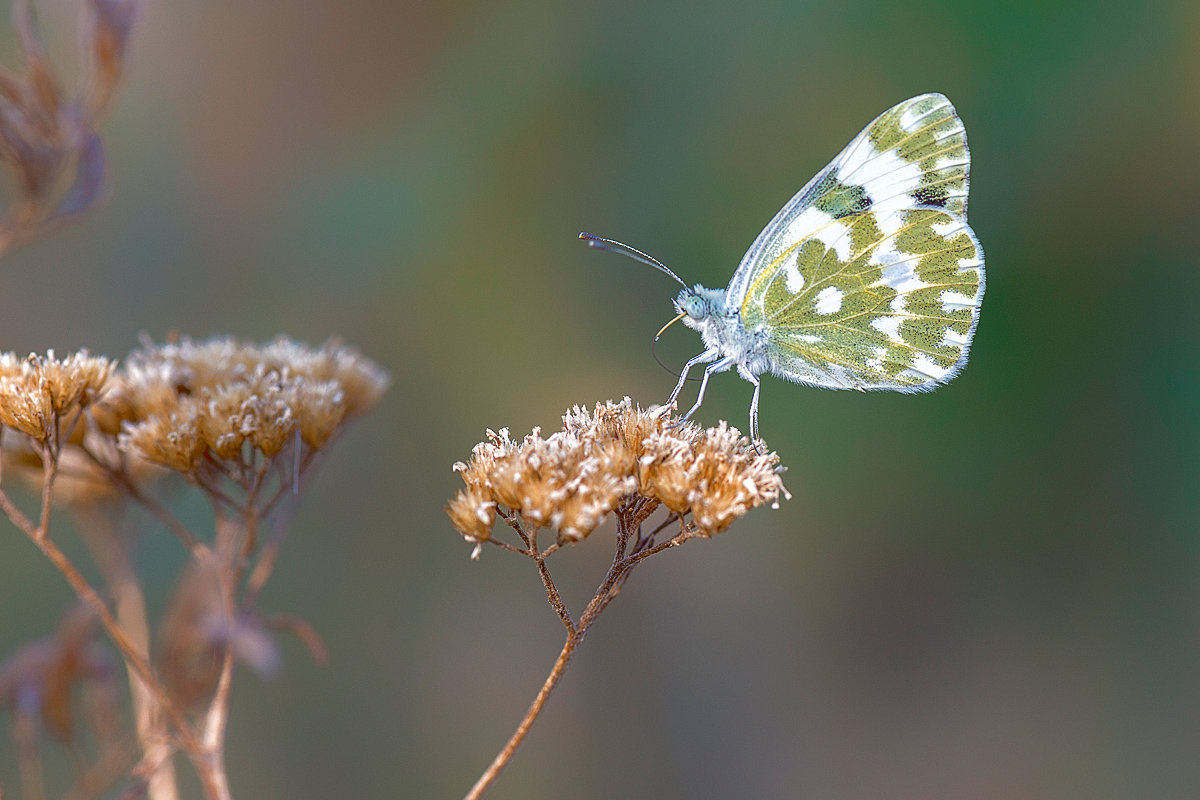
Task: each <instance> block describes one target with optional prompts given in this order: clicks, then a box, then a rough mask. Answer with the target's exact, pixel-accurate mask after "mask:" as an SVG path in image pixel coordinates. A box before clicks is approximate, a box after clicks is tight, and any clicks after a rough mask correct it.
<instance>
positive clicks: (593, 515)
mask: <svg viewBox="0 0 1200 800" xmlns="http://www.w3.org/2000/svg"><path fill="white" fill-rule="evenodd" d="M778 464H779V458H778V456H777V455H775V454H774V453H770V454H759V453H758V452H757V451H756V450H755V449H754V447H752V446H751V445H750V443H749V442H748V441H747V440H746V439H745V438H744V437H742V436H741V434H739V433H738V431H737V430H736V429H733V428H730V427H728V426H727V425H726V424H725V423H721V425H720V427H717V428H710V429H708V430H701V429H700V428H699V427H698V426H697V425H695V424H694V423H690V422H689V423H681V422H679V420H678V419H676V418H673V417H670V416H668V415H667V414H666V413H664V410H663V409H656V410H654V411H643V410H642V409H640V408H634V407H633V404H632V403H631V402H630V400H629V398H625V399H624V400H623V401H622V402H620V403H612V402H608V403H604V404H597V405H596V408H595V411H594V412H588V411H587V410H586V409H583V408H581V407H575V408H573V409H572V410H570V411H568V412H567V414H565V415H564V416H563V429H562V430H561V431H558V432H556V433H553V434H551V435H550V436H548V437H546V438H543V437H542V435H541V432H540V430H538V429H534V431H533V432H532V433H531V434H529V435H528V436H526V437H525V438H524V440H523V441H522V442H520V443H519V444H518V443H516V442H514V441H513V440H512V439H511V438H510V437H509V433H508V430H507V429H502V430H501V431H500V433H495V432H493V431H490V430H489V431H488V439H487V441H484V442H481V443H479V444H477V445H476V446H475V448H474V450H473V452H472V456H471V460H470V462H468V463H462V462H459V463H457V464H455V465H454V469H455V470H456V471H458V472H459V473H461V475H462V478H463V482H464V483H465V484H466V487H465V488H464V489H462V490H461V491H459V492H458V494H457V495H456V496H455V497H454V499H453V500H451V501H450V503H449V505H448V506H447V507H446V511H447V513H448V514H449V516H450V519H451V521H452V522H453V524H454V526H455V527H456V528H457V529H458V531H459V532H460V533H461V534H462V535H463V537H464V538H466V539H467V540H468V541H473V542H482V541H486V540H487V539H489V538H490V536H491V528H492V521H493V520H494V518H495V515H496V513H497V510H499V511H500V512H501V513H507V514H513V515H516V516H518V517H520V519H521V520H522V521H523V522H524V523H525V524H527V525H529V526H532V527H535V528H541V527H549V528H553V529H555V530H556V531H557V532H558V535H559V539H560V541H578V540H580V539H583V538H584V537H586V536H587V535H588V534H589V533H591V532H592V531H593V530H595V528H596V527H597V526H598V525H599V524H600V523H601V522H602V521H603V520H604V518H605V517H606V516H607V515H608V514H609V513H612V512H614V511H617V512H619V511H620V510H621V509H631V508H632V507H633V506H634V505H637V506H638V513H639V515H641V516H642V518H645V517H647V516H649V514H650V513H651V512H652V511H653V510H654V508H656V507H657V506H658V505H659V504H661V505H665V506H666V507H667V508H668V509H670V510H671V511H673V512H675V513H677V514H680V515H683V514H691V518H692V522H693V524H694V525H695V526H696V528H697V529H698V530H699V531H700V532H701V533H702V534H703V535H712V534H714V533H719V532H720V531H723V530H725V529H726V528H727V527H729V525H730V523H732V522H733V520H735V519H737V518H738V517H740V516H741V515H743V514H745V513H746V512H747V511H749V510H750V509H751V508H754V507H755V506H758V505H762V504H763V503H771V504H773V505H776V504H777V503H778V500H779V496H780V495H781V494H783V495H784V496H786V495H787V492H786V490H785V489H784V487H783V482H782V480H781V479H780V476H779V472H778V469H777V468H778Z"/></svg>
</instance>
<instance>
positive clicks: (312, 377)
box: [95, 338, 388, 473]
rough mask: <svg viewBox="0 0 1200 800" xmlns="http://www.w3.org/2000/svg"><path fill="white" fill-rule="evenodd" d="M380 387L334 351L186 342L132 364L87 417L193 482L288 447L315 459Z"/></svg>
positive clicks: (151, 351) (355, 357)
mask: <svg viewBox="0 0 1200 800" xmlns="http://www.w3.org/2000/svg"><path fill="white" fill-rule="evenodd" d="M387 384H388V376H387V374H386V373H385V372H384V371H383V370H381V369H380V368H379V367H378V366H376V365H375V364H374V363H372V362H371V361H370V360H368V359H366V358H364V357H363V356H362V355H360V354H359V353H357V352H356V351H354V350H351V349H349V348H345V347H342V346H340V345H338V344H336V343H327V344H325V345H324V346H322V347H320V348H317V349H312V348H309V347H307V346H305V345H303V344H300V343H297V342H294V341H291V340H290V339H284V338H279V339H276V340H275V341H273V342H271V343H270V344H267V345H264V346H260V345H255V344H247V343H242V342H238V341H237V340H235V339H231V338H215V339H210V340H208V341H203V342H194V341H192V340H191V339H187V338H184V339H182V340H180V341H179V342H169V343H166V344H162V345H156V344H153V343H144V344H143V347H142V348H141V349H140V350H137V351H134V352H133V353H132V354H130V356H129V359H128V361H127V362H126V368H125V370H124V371H123V373H122V374H121V375H120V376H119V377H118V379H117V380H116V381H115V382H114V384H113V387H112V389H111V391H109V392H108V393H107V394H106V395H105V396H104V398H103V399H102V402H101V403H100V406H99V407H98V409H97V413H96V415H95V416H96V419H97V424H98V425H99V426H100V427H101V428H102V429H105V430H109V431H115V430H117V429H121V430H122V431H123V432H122V433H121V436H120V442H121V447H122V448H123V449H124V450H126V451H127V452H131V453H136V454H138V455H141V456H142V457H144V458H147V459H149V460H150V461H153V462H156V463H158V464H162V465H163V466H167V467H170V468H172V469H176V470H179V471H181V472H184V473H192V472H194V471H195V470H197V469H198V468H199V467H200V466H201V464H202V463H203V462H204V461H205V460H206V459H213V460H217V461H228V462H248V461H252V460H253V459H254V458H255V455H254V454H255V453H257V454H260V455H261V456H262V457H264V458H266V459H270V458H273V457H275V456H276V455H278V454H279V453H280V451H281V450H283V448H284V447H285V446H286V445H287V444H288V443H289V442H291V441H293V440H294V439H299V441H301V442H303V444H304V445H305V446H307V447H308V448H311V449H318V448H320V447H322V446H324V445H325V444H326V443H327V442H328V441H329V440H330V439H331V438H332V437H333V436H334V434H335V433H336V432H337V431H338V429H339V428H340V427H341V426H342V425H343V424H344V423H345V422H347V421H348V420H349V419H351V418H353V417H356V416H359V415H361V414H363V413H365V412H366V411H368V410H370V409H371V408H372V407H373V406H374V405H375V404H376V403H377V402H378V401H379V398H380V396H381V395H382V393H383V391H384V389H385V388H386V387H387Z"/></svg>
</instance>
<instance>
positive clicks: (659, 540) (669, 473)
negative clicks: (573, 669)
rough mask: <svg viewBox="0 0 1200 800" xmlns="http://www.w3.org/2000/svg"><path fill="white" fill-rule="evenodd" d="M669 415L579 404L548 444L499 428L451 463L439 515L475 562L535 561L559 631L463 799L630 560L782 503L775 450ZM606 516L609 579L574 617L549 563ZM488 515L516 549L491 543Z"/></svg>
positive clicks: (489, 773) (538, 703)
mask: <svg viewBox="0 0 1200 800" xmlns="http://www.w3.org/2000/svg"><path fill="white" fill-rule="evenodd" d="M671 411H672V409H671V408H657V409H654V410H651V411H643V410H642V409H640V408H635V407H634V405H633V403H632V402H630V400H629V398H628V397H626V398H625V399H624V400H622V401H621V402H620V403H612V402H608V403H598V404H597V405H596V407H595V409H594V410H593V411H588V410H587V409H584V408H581V407H579V406H576V407H575V408H572V409H571V410H570V411H568V412H567V413H566V414H565V415H563V427H562V430H560V431H557V432H555V433H552V434H550V435H549V436H548V437H545V438H543V437H542V435H541V431H540V430H538V429H537V428H534V430H533V432H532V433H530V434H529V435H528V436H526V437H525V438H524V439H523V440H521V441H520V442H516V441H514V440H513V439H512V437H511V436H509V433H508V430H507V429H504V428H502V429H501V430H500V432H499V433H496V432H494V431H491V430H489V431H488V432H487V440H486V441H483V442H480V443H479V444H477V445H475V448H474V450H473V451H472V453H471V459H470V461H468V462H466V463H463V462H459V463H456V464H455V465H454V469H455V471H457V472H458V473H459V474H460V475H461V476H462V479H463V483H464V484H466V485H465V486H464V487H463V488H462V489H461V490H459V492H458V493H457V494H456V495H455V496H454V498H453V499H452V500H451V501H450V503H449V504H447V506H446V513H447V514H448V515H449V517H450V521H451V523H452V524H453V525H454V527H455V528H456V529H457V530H458V532H459V533H460V534H462V536H463V538H465V539H466V540H467V541H469V542H474V543H475V550H474V552H473V553H472V557H473V558H474V557H477V556H478V555H479V552H480V551H481V550H482V548H483V545H484V543H491V544H494V545H496V546H499V547H502V548H504V549H505V550H508V551H510V552H515V553H518V554H520V555H523V556H526V557H528V558H531V559H533V560H534V561H536V562H537V567H538V576H539V578H540V579H541V581H542V586H543V588H544V589H545V592H546V598H547V600H548V601H549V603H550V605H551V607H552V608H553V609H554V611H555V613H556V614H557V615H558V618H559V619H560V620H561V621H562V623H563V625H564V626H565V628H566V633H567V638H566V642H565V644H564V645H563V649H562V653H561V654H560V655H559V657H558V660H557V661H556V662H555V664H554V667H553V668H552V669H551V670H550V673H549V675H548V676H547V678H546V681H545V683H544V684H543V685H542V688H541V690H540V691H539V692H538V694H537V696H536V697H535V698H534V701H533V703H532V704H531V705H530V707H529V710H528V711H527V712H526V714H525V717H524V719H522V720H521V722H520V724H518V725H517V728H516V730H515V731H514V733H513V735H512V737H511V738H510V739H509V740H508V743H507V744H505V745H504V747H503V748H502V749H501V750H500V752H499V754H498V755H497V756H496V758H495V759H494V760H493V761H492V763H491V765H489V766H488V768H487V769H486V770H485V771H484V772H483V774H482V775H480V777H479V780H478V781H476V783H475V785H474V786H473V787H472V788H471V791H470V792H468V793H467V797H468V798H471V799H472V800H474V798H477V797H479V796H480V795H481V794H482V793H483V791H484V790H485V789H486V788H487V787H488V786H489V785H491V783H492V782H493V781H495V779H496V776H497V775H499V774H500V771H501V770H502V769H504V767H505V765H506V764H507V763H508V762H509V761H510V760H511V759H512V756H513V753H515V752H516V749H517V748H518V747H519V746H520V744H521V742H522V740H523V739H524V738H525V734H526V733H527V732H528V731H529V728H530V726H531V725H532V724H533V722H534V721H535V720H536V719H537V717H538V715H539V714H540V713H541V710H542V708H543V707H544V705H545V702H546V698H547V697H549V695H550V693H551V692H552V691H553V690H554V687H555V686H556V685H557V684H558V681H559V680H560V679H561V678H562V675H563V673H564V671H565V670H566V667H567V664H569V663H570V661H571V658H572V655H573V654H574V652H575V650H576V648H578V646H579V644H580V642H582V641H583V637H584V634H585V633H586V632H587V630H588V627H589V626H590V625H591V624H592V623H593V622H595V621H596V619H597V618H598V617H599V616H600V614H601V613H602V612H603V611H604V609H605V608H606V607H607V606H608V604H609V603H610V602H612V600H613V599H614V598H615V597H616V596H617V595H618V594H619V593H620V591H621V587H622V586H623V585H624V583H625V581H626V580H627V579H628V578H629V575H630V573H631V572H632V571H633V569H634V568H635V567H636V566H637V565H638V564H639V563H641V562H642V561H643V560H644V559H646V558H648V557H650V556H653V555H655V554H657V553H661V552H664V551H666V550H669V549H670V548H673V547H677V546H679V545H681V544H683V543H684V542H685V541H687V540H688V539H693V538H697V537H709V536H712V535H713V534H715V533H720V532H721V531H723V530H725V529H726V528H728V527H729V525H730V524H731V523H732V522H733V521H734V520H735V519H737V518H738V517H740V516H742V515H743V514H745V513H746V512H747V511H749V510H750V509H752V508H754V507H755V506H759V505H762V504H764V503H770V504H771V505H772V506H773V507H778V504H779V497H780V496H781V495H782V496H784V497H788V496H789V495H788V493H787V490H786V489H785V488H784V487H783V481H782V479H781V478H780V471H781V470H780V468H779V457H778V456H777V455H776V454H775V453H760V452H758V450H757V449H756V448H755V447H754V446H753V445H751V444H750V442H749V441H747V439H746V438H745V437H743V436H742V435H741V434H740V433H738V431H737V430H736V429H734V428H730V427H729V426H728V425H727V424H726V423H724V422H722V423H721V424H720V425H719V426H718V427H716V428H709V429H707V430H702V429H700V428H699V427H698V426H697V425H696V424H695V423H691V422H683V421H681V420H680V419H679V418H678V417H675V416H674V415H672V414H671V413H670V412H671ZM660 506H665V507H666V508H667V510H668V513H667V515H666V519H665V521H663V522H662V523H661V524H659V525H657V526H655V527H651V526H650V525H649V524H648V520H649V518H650V516H651V515H652V514H653V513H654V512H655V511H656V510H657V509H658V508H659V507H660ZM609 514H612V515H613V516H615V517H616V520H617V524H616V536H615V547H614V553H613V558H612V561H611V562H610V565H609V568H608V573H607V574H606V575H605V576H604V579H603V580H602V581H601V582H600V584H599V586H598V588H597V589H596V592H595V594H594V595H593V597H592V599H591V600H590V601H589V602H588V604H587V606H586V607H585V608H584V609H583V611H582V612H580V613H579V615H578V616H574V615H572V613H571V612H570V610H569V609H568V608H567V605H566V603H565V602H563V599H562V597H561V596H560V594H559V591H558V588H557V587H556V586H555V584H554V579H553V578H552V577H551V575H550V569H549V564H548V562H547V557H548V556H549V555H550V554H551V553H553V552H554V551H556V550H557V549H559V548H561V547H562V546H564V545H566V544H571V543H573V542H578V541H579V540H581V539H583V538H585V537H586V536H587V535H588V534H590V533H591V532H592V531H593V530H595V529H596V527H597V526H599V525H600V523H601V522H603V521H604V519H605V518H606V517H607V516H608V515H609ZM497 517H499V518H500V519H501V520H503V521H504V522H505V523H507V525H508V526H509V527H510V528H511V529H512V532H513V533H515V536H516V538H518V539H519V540H520V543H519V544H510V543H508V542H506V541H503V540H500V539H495V538H493V537H492V527H493V525H494V523H495V520H496V518H497ZM544 528H550V529H553V530H554V531H556V532H557V539H556V541H555V542H554V543H553V544H550V545H548V546H543V545H542V544H541V543H539V541H538V532H539V531H540V530H542V529H544ZM672 528H673V529H672ZM664 531H665V532H664Z"/></svg>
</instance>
